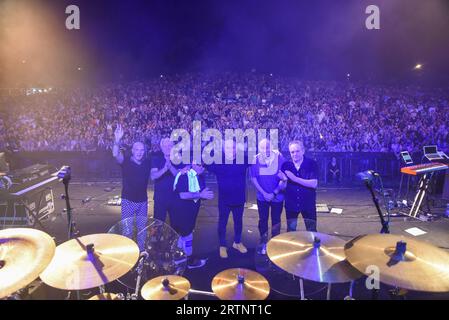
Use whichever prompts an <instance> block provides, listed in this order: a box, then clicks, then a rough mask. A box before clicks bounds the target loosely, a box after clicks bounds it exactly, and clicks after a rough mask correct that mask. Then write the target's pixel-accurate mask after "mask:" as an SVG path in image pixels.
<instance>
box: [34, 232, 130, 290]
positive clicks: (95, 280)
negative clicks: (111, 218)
mask: <svg viewBox="0 0 449 320" xmlns="http://www.w3.org/2000/svg"><path fill="white" fill-rule="evenodd" d="M138 258H139V247H138V246H137V244H136V243H135V242H134V241H132V240H131V239H128V238H127V237H124V236H121V235H117V234H108V233H106V234H92V235H87V236H83V237H80V238H75V239H72V240H69V241H67V242H64V243H63V244H61V245H59V246H57V247H56V252H55V256H54V257H53V260H52V261H51V262H50V264H49V266H48V267H47V268H46V269H45V270H44V272H43V273H42V274H41V276H40V277H41V279H42V281H44V282H45V283H46V284H48V285H49V286H52V287H54V288H58V289H63V290H83V289H90V288H94V287H98V286H100V285H103V284H106V283H108V282H111V281H114V280H116V279H117V278H119V277H121V276H123V275H124V274H125V273H127V272H128V271H129V270H131V268H132V267H133V266H134V265H135V264H136V262H137V260H138Z"/></svg>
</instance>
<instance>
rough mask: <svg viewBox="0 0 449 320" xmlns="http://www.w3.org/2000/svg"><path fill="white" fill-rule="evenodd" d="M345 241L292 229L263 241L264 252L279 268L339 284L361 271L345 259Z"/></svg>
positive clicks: (296, 274)
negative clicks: (265, 246) (265, 247)
mask: <svg viewBox="0 0 449 320" xmlns="http://www.w3.org/2000/svg"><path fill="white" fill-rule="evenodd" d="M344 245H345V241H343V240H341V239H339V238H336V237H334V236H330V235H327V234H324V233H318V232H308V231H294V232H287V233H283V234H280V235H278V236H276V237H274V238H272V239H271V240H270V241H269V242H268V244H267V255H268V257H269V258H270V260H271V261H272V262H273V263H274V264H275V265H277V266H278V267H279V268H281V269H282V270H285V271H287V272H288V273H291V274H293V275H295V276H298V277H300V278H303V279H307V280H311V281H315V282H322V283H343V282H350V281H352V280H355V279H358V278H360V277H361V276H362V274H361V273H360V272H359V271H357V270H356V269H355V268H353V267H352V266H351V265H350V264H349V263H348V261H347V260H346V257H345V253H344Z"/></svg>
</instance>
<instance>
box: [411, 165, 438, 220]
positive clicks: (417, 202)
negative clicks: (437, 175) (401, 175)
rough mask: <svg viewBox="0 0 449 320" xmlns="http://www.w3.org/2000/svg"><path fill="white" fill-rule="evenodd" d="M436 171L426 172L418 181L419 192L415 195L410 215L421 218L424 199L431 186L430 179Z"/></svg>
mask: <svg viewBox="0 0 449 320" xmlns="http://www.w3.org/2000/svg"><path fill="white" fill-rule="evenodd" d="M433 174H434V172H430V173H425V174H423V175H422V177H421V178H420V179H419V182H418V192H417V193H416V195H415V199H414V200H413V205H412V207H411V209H410V212H409V214H407V215H408V216H409V217H412V218H416V219H419V214H420V212H421V207H422V204H423V200H424V198H425V197H426V195H427V191H428V189H429V186H430V181H431V180H432V177H433Z"/></svg>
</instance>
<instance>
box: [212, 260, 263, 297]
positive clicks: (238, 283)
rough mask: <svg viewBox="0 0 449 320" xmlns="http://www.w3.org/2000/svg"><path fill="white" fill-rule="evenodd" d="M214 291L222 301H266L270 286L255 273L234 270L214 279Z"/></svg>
mask: <svg viewBox="0 0 449 320" xmlns="http://www.w3.org/2000/svg"><path fill="white" fill-rule="evenodd" d="M212 291H213V292H214V293H215V294H216V295H217V297H218V298H219V299H220V300H264V299H266V298H267V297H268V295H269V294H270V285H269V284H268V281H267V279H265V277H264V276H262V275H261V274H259V273H257V272H255V271H252V270H248V269H242V268H234V269H228V270H224V271H222V272H220V273H219V274H217V275H216V276H215V277H214V279H213V280H212Z"/></svg>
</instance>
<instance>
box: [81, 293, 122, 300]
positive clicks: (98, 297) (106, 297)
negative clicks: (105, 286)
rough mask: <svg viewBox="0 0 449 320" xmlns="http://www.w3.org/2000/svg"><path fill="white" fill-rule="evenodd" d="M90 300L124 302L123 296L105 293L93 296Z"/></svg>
mask: <svg viewBox="0 0 449 320" xmlns="http://www.w3.org/2000/svg"><path fill="white" fill-rule="evenodd" d="M89 300H124V297H123V295H122V294H117V293H107V292H105V293H100V294H97V295H95V296H92V297H90V298H89Z"/></svg>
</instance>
